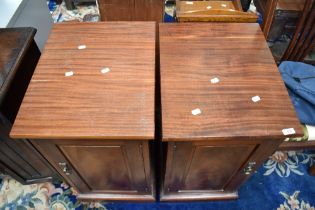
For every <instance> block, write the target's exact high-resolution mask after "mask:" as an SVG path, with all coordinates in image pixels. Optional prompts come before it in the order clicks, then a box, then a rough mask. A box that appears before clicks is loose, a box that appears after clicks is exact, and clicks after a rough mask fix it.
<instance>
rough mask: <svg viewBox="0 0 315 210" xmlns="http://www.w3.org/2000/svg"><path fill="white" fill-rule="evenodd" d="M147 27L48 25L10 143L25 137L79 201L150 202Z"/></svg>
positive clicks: (151, 29) (150, 31)
mask: <svg viewBox="0 0 315 210" xmlns="http://www.w3.org/2000/svg"><path fill="white" fill-rule="evenodd" d="M155 31H156V24H155V23H154V22H120V23H119V22H102V23H101V22H100V23H67V24H56V25H55V26H54V27H53V29H52V32H51V34H50V36H49V39H48V41H47V43H46V47H45V50H44V53H43V54H42V56H41V58H40V60H39V63H38V65H37V67H36V69H35V72H34V76H33V77H32V80H31V82H30V85H29V87H28V89H27V92H26V94H25V97H24V99H23V103H22V105H21V108H20V110H19V113H18V115H17V118H16V120H15V123H14V126H13V129H12V131H11V136H12V137H15V138H30V139H32V140H31V141H32V144H33V145H34V146H35V147H36V148H37V149H38V150H39V151H40V152H41V153H42V154H43V155H44V156H45V157H46V159H47V160H48V161H49V162H50V163H51V164H52V165H53V166H54V168H55V169H56V170H57V171H58V172H59V173H60V174H61V175H62V176H63V178H64V179H65V180H66V181H67V182H68V183H70V185H72V186H73V187H75V188H76V189H77V190H78V192H79V195H78V198H79V199H94V200H95V199H105V200H143V201H144V200H147V201H153V200H155V196H154V194H155V193H154V189H155V188H154V182H153V175H154V172H153V171H152V168H151V162H152V161H151V157H150V151H151V149H150V141H151V140H154V91H155V44H156V43H155V33H156V32H155Z"/></svg>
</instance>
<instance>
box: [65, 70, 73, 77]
mask: <svg viewBox="0 0 315 210" xmlns="http://www.w3.org/2000/svg"><path fill="white" fill-rule="evenodd" d="M73 74H74V73H73V71H67V72H66V73H65V77H71V76H73Z"/></svg>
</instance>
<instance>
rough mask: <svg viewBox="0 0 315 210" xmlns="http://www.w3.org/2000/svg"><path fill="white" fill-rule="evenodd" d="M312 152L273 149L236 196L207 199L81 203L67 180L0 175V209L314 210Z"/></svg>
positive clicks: (314, 180)
mask: <svg viewBox="0 0 315 210" xmlns="http://www.w3.org/2000/svg"><path fill="white" fill-rule="evenodd" d="M313 164H315V152H295V151H290V152H275V153H274V154H273V155H272V156H271V157H270V158H269V159H268V160H267V161H266V162H265V163H264V164H263V165H262V166H261V167H260V169H259V170H258V171H257V172H256V173H255V174H254V175H253V176H252V177H251V178H250V179H249V180H248V181H247V182H246V183H245V184H244V185H243V186H242V187H241V189H240V190H239V199H237V200H230V201H208V202H177V203H170V202H163V203H160V202H156V203H122V202H121V203H112V202H110V203H105V202H104V203H82V202H80V201H78V200H77V199H76V196H75V195H76V192H75V191H74V190H73V189H72V188H70V187H69V186H68V185H67V184H66V183H49V182H47V183H43V184H32V185H24V186H23V185H21V184H20V183H18V182H17V181H15V180H14V179H12V178H10V177H8V176H1V177H0V210H34V209H36V210H46V209H47V210H70V209H100V210H101V209H103V210H104V209H108V210H119V209H172V210H173V209H181V210H182V209H184V210H185V209H187V210H188V209H189V210H194V209H195V210H199V209H216V210H218V209H222V210H223V209H224V210H225V209H244V210H248V209H254V210H255V209H261V210H266V209H277V210H315V176H310V175H309V174H308V172H307V170H308V169H309V167H310V166H312V165H313Z"/></svg>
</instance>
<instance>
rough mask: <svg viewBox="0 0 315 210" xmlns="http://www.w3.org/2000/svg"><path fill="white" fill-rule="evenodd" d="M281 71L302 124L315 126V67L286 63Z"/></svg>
mask: <svg viewBox="0 0 315 210" xmlns="http://www.w3.org/2000/svg"><path fill="white" fill-rule="evenodd" d="M279 70H280V73H281V75H282V79H283V80H284V82H285V84H286V86H287V88H288V92H289V95H290V97H291V101H292V103H293V105H294V107H295V111H296V112H297V115H298V117H299V119H300V121H301V123H305V124H310V125H315V67H314V66H312V65H308V64H305V63H300V62H292V61H284V62H282V63H281V64H280V66H279Z"/></svg>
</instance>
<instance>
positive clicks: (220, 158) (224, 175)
mask: <svg viewBox="0 0 315 210" xmlns="http://www.w3.org/2000/svg"><path fill="white" fill-rule="evenodd" d="M254 147H255V146H253V145H251V146H247V145H244V146H239V145H238V146H236V145H232V146H195V147H194V148H193V155H192V158H191V161H190V163H189V164H188V165H187V166H186V167H188V169H187V170H186V171H187V172H186V174H185V176H184V180H183V186H182V189H181V190H224V187H225V186H226V185H227V184H228V182H229V180H230V179H231V178H232V177H233V175H234V174H235V173H236V172H237V171H238V169H239V168H241V167H242V165H243V163H244V162H245V161H246V160H247V158H248V157H249V155H250V154H251V152H252V151H253V149H254Z"/></svg>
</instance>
